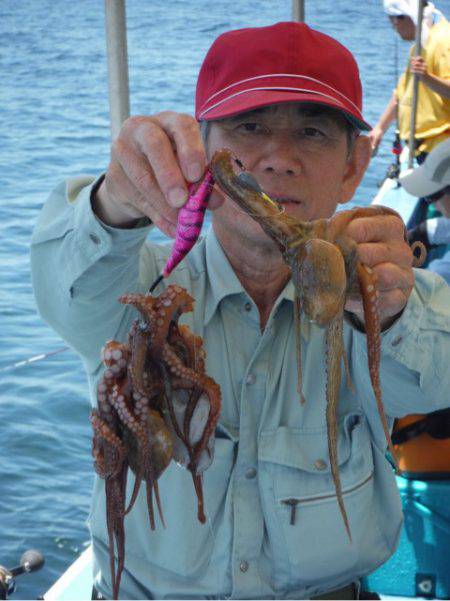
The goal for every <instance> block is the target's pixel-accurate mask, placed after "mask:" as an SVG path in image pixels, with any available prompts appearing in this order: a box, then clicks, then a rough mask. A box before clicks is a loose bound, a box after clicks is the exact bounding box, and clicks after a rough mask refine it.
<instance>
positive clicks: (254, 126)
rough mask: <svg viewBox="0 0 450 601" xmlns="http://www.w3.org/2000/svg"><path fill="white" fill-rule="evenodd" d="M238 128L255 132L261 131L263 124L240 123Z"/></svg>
mask: <svg viewBox="0 0 450 601" xmlns="http://www.w3.org/2000/svg"><path fill="white" fill-rule="evenodd" d="M237 129H239V130H240V131H248V132H253V131H260V130H261V126H260V124H259V123H240V124H239V125H238V127H237Z"/></svg>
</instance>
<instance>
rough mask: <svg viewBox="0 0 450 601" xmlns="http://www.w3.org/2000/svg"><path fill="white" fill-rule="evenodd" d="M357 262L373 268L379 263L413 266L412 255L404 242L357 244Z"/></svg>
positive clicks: (403, 266)
mask: <svg viewBox="0 0 450 601" xmlns="http://www.w3.org/2000/svg"><path fill="white" fill-rule="evenodd" d="M358 258H359V260H360V261H361V262H362V263H364V264H365V265H368V266H369V267H374V266H375V265H378V264H379V263H395V264H396V265H398V266H399V267H402V268H409V267H412V264H413V254H412V252H411V249H410V248H409V246H408V245H407V244H406V242H403V241H399V240H395V241H394V242H391V241H390V242H362V243H361V244H358Z"/></svg>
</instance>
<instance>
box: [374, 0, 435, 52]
mask: <svg viewBox="0 0 450 601" xmlns="http://www.w3.org/2000/svg"><path fill="white" fill-rule="evenodd" d="M383 6H384V12H385V13H386V14H387V15H389V16H390V17H399V16H400V15H406V16H407V17H410V18H411V19H412V21H413V23H414V25H416V26H417V16H418V8H419V0H383ZM441 17H443V14H442V13H441V11H440V10H438V9H437V8H436V7H435V6H434V4H433V3H432V2H427V5H426V6H425V7H424V9H423V20H422V44H425V42H426V40H427V38H428V33H429V29H430V27H432V26H433V24H434V23H435V22H437V21H438V20H439V19H440V18H441Z"/></svg>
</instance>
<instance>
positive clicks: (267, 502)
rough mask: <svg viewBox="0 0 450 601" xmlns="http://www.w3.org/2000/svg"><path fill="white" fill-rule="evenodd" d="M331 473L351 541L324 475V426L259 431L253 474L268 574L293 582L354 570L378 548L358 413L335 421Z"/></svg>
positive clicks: (314, 581)
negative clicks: (270, 566)
mask: <svg viewBox="0 0 450 601" xmlns="http://www.w3.org/2000/svg"><path fill="white" fill-rule="evenodd" d="M338 461H339V473H340V479H341V484H342V490H343V499H344V505H345V508H346V511H347V515H348V518H349V523H350V529H351V534H352V539H353V540H352V542H351V543H350V541H349V538H348V535H347V532H346V530H345V526H344V522H343V518H342V515H341V513H340V510H339V506H338V503H337V496H336V491H335V486H334V482H333V478H332V475H331V470H330V464H329V458H328V442H327V434H326V429H323V430H314V431H311V430H309V431H308V430H300V429H295V428H288V427H280V428H278V429H276V430H272V431H265V432H262V433H261V437H260V443H259V464H260V466H259V477H260V486H261V498H262V502H263V511H264V514H265V521H266V527H267V531H268V535H269V544H270V546H271V551H272V554H273V558H274V565H275V567H276V570H275V580H277V581H278V582H277V584H278V586H280V587H281V586H282V583H283V582H290V583H291V585H292V584H294V586H295V585H296V586H298V587H301V588H302V589H303V588H304V587H308V586H317V585H318V583H320V582H324V583H326V582H327V581H329V582H333V580H335V581H337V580H338V579H339V576H342V575H343V574H345V573H346V572H348V571H349V570H350V571H351V572H352V573H353V574H355V573H357V572H358V567H359V566H361V564H360V560H361V557H362V554H363V555H364V557H363V561H364V563H365V562H366V560H367V559H368V558H367V553H369V554H370V557H371V558H372V556H373V554H375V555H376V554H377V553H380V552H381V551H383V553H385V551H386V548H385V543H384V539H383V537H382V535H381V533H380V529H379V526H378V522H377V511H376V509H377V508H376V507H375V501H374V499H375V494H374V479H373V469H374V466H373V457H372V448H371V441H370V433H369V429H368V426H367V423H366V421H365V418H364V416H363V415H359V414H357V415H356V414H354V415H347V416H346V417H345V419H344V420H342V421H341V423H340V426H339V438H338Z"/></svg>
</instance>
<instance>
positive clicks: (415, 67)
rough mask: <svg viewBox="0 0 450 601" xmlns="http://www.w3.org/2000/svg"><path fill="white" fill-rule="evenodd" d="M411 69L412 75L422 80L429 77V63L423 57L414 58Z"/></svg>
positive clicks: (410, 65)
mask: <svg viewBox="0 0 450 601" xmlns="http://www.w3.org/2000/svg"><path fill="white" fill-rule="evenodd" d="M409 68H410V70H411V73H412V74H413V75H417V77H418V78H419V79H420V80H422V79H423V78H424V77H426V76H427V75H428V67H427V63H426V62H425V61H424V59H423V58H422V57H421V56H413V57H412V58H411V60H410V62H409Z"/></svg>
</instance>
